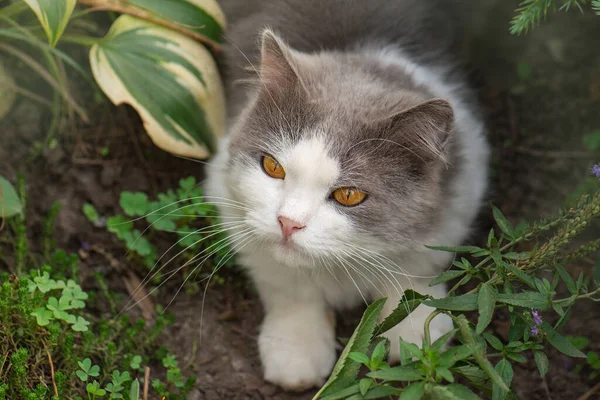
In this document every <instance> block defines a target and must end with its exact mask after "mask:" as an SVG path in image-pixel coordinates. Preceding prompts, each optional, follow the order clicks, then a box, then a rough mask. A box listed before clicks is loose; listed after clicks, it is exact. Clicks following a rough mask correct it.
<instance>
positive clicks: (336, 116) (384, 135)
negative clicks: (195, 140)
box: [227, 30, 454, 266]
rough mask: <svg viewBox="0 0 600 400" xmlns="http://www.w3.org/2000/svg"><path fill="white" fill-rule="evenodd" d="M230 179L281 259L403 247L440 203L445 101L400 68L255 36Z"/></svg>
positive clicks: (446, 145) (447, 134)
mask: <svg viewBox="0 0 600 400" xmlns="http://www.w3.org/2000/svg"><path fill="white" fill-rule="evenodd" d="M258 72H259V76H260V85H258V86H257V87H256V89H255V91H254V92H252V96H253V97H252V98H251V101H250V102H249V104H248V106H247V107H246V109H245V110H244V111H243V113H242V114H241V115H240V117H239V118H238V120H237V123H236V125H235V126H234V128H233V131H232V134H231V140H230V145H229V166H228V169H227V174H228V177H227V178H228V181H229V182H230V187H231V190H232V191H233V193H234V196H235V197H236V200H238V201H240V202H242V203H243V204H244V205H245V207H247V208H248V211H246V212H245V215H244V218H245V223H246V224H248V225H249V227H250V228H252V229H253V231H254V232H255V233H256V234H257V235H258V237H259V239H260V241H261V245H262V246H264V247H266V248H267V250H268V251H271V252H272V253H273V255H274V257H275V258H276V259H277V260H279V261H280V262H282V263H285V264H288V265H290V266H300V265H303V266H311V265H313V263H314V262H315V261H317V260H319V259H320V258H325V259H328V258H331V257H333V258H335V257H339V258H347V257H351V256H352V255H354V258H356V256H357V254H362V256H363V257H367V255H366V252H367V251H375V252H386V251H388V250H390V249H398V250H401V249H406V248H407V247H409V246H410V245H411V244H413V243H414V242H415V241H416V240H418V238H419V237H423V235H425V234H426V233H427V232H428V231H429V230H430V229H434V227H435V225H436V220H437V219H438V217H439V213H440V212H441V211H442V210H443V206H444V203H445V202H446V201H447V200H446V199H444V186H445V182H444V180H445V179H443V178H445V176H446V175H447V174H446V173H445V172H444V171H446V169H447V167H448V162H449V161H450V160H449V159H450V158H451V154H450V153H451V152H450V150H449V149H450V148H451V140H450V138H451V137H452V135H451V132H452V130H453V126H454V116H453V110H452V107H451V106H450V104H449V103H448V102H447V101H445V100H442V99H435V98H434V97H433V96H432V95H431V94H430V93H428V91H427V89H426V88H423V87H418V86H416V85H415V84H414V83H413V82H412V80H411V78H410V75H407V74H406V73H405V72H404V71H402V70H401V69H400V68H399V67H397V66H395V65H390V64H386V63H385V62H383V61H380V60H378V59H373V58H372V57H367V56H360V55H349V54H346V53H331V52H326V53H325V52H324V53H319V54H306V53H301V52H298V51H295V50H293V49H291V48H289V47H288V46H287V45H286V44H285V43H284V42H283V41H282V40H281V39H280V38H278V37H277V36H276V35H275V34H274V33H273V32H271V31H268V30H267V31H265V32H264V34H263V35H262V47H261V65H260V68H259V71H258Z"/></svg>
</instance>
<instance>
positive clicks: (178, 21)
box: [82, 0, 226, 43]
mask: <svg viewBox="0 0 600 400" xmlns="http://www.w3.org/2000/svg"><path fill="white" fill-rule="evenodd" d="M82 3H83V4H86V5H89V6H93V7H103V8H107V9H112V10H115V11H118V12H122V13H126V14H127V13H132V14H133V15H136V16H138V17H140V18H145V16H146V15H148V17H150V18H152V19H154V20H162V21H164V22H166V23H169V24H175V25H177V27H178V28H181V29H182V30H183V31H189V33H190V36H194V37H196V38H197V36H204V37H206V38H208V39H209V40H210V41H212V42H217V43H219V42H221V40H222V34H223V31H224V30H225V24H226V23H225V14H224V13H223V11H222V10H221V7H220V6H219V3H218V2H217V1H216V0H85V1H83V0H82ZM138 14H139V15H138Z"/></svg>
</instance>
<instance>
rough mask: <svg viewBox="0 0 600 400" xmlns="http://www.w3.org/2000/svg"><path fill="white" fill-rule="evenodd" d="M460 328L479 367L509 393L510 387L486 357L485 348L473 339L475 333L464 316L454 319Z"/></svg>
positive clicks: (464, 341)
mask: <svg viewBox="0 0 600 400" xmlns="http://www.w3.org/2000/svg"><path fill="white" fill-rule="evenodd" d="M454 321H455V322H456V324H457V325H458V328H459V329H460V333H461V335H462V338H463V343H465V344H466V345H467V346H470V347H471V350H472V351H473V358H475V361H476V362H477V364H479V367H480V368H481V369H482V370H483V372H485V374H486V375H487V376H488V377H489V378H490V379H491V380H492V382H494V384H495V385H498V386H499V387H500V388H502V389H504V390H506V391H508V390H509V389H508V386H506V384H505V383H504V381H503V380H502V377H501V376H500V375H499V374H498V372H496V370H495V369H494V367H493V366H492V364H491V363H490V361H489V360H488V359H487V358H486V356H485V346H482V345H480V344H479V343H477V342H475V338H474V337H473V332H472V331H471V327H470V326H469V321H468V320H467V318H466V317H465V316H464V315H459V316H458V317H456V318H455V319H454Z"/></svg>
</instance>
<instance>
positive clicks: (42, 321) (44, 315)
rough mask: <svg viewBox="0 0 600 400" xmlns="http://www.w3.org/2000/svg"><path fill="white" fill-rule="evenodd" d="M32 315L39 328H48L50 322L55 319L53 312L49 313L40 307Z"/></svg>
mask: <svg viewBox="0 0 600 400" xmlns="http://www.w3.org/2000/svg"><path fill="white" fill-rule="evenodd" d="M30 315H32V316H34V317H35V319H36V321H37V324H38V325H39V326H46V325H48V324H49V323H50V320H51V319H53V318H54V314H53V313H52V311H48V310H46V309H44V308H43V307H38V308H36V309H35V311H34V312H32V313H31V314H30Z"/></svg>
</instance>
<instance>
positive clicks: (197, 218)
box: [83, 177, 234, 281]
mask: <svg viewBox="0 0 600 400" xmlns="http://www.w3.org/2000/svg"><path fill="white" fill-rule="evenodd" d="M119 204H120V205H121V208H122V209H123V212H124V214H125V215H120V214H119V215H115V216H113V217H110V218H108V219H107V221H106V222H107V229H108V230H109V231H110V232H112V233H114V234H115V235H116V236H117V237H118V238H119V239H120V240H121V241H123V243H124V244H125V246H126V248H127V249H128V251H129V255H130V256H131V257H132V258H133V259H134V260H138V261H139V262H140V263H141V264H143V265H145V266H146V267H147V268H148V269H151V270H152V269H154V268H155V267H156V266H157V265H158V263H159V262H163V263H164V264H165V265H166V264H168V263H170V262H171V261H173V259H174V258H179V260H180V262H183V264H184V266H188V265H189V266H191V272H190V274H197V273H201V272H202V271H201V268H200V267H202V266H203V265H205V264H208V265H209V266H212V267H214V268H209V269H208V270H210V271H211V273H210V274H211V275H212V279H217V280H218V275H215V274H212V271H213V270H215V269H218V268H220V267H221V266H229V265H232V264H233V263H234V261H233V254H232V251H231V249H230V247H229V245H228V244H229V241H228V239H227V235H226V232H227V231H228V229H227V226H228V225H229V224H227V223H222V222H220V220H219V217H218V215H217V210H216V208H215V206H214V202H207V201H206V199H205V198H204V197H203V192H202V188H201V187H200V186H199V185H198V184H197V182H196V178H194V177H188V178H184V179H181V180H180V181H179V187H178V188H177V189H176V190H168V191H167V192H165V193H159V194H158V196H157V198H156V199H155V200H150V199H149V198H148V195H147V194H146V193H143V192H135V193H132V192H123V193H121V197H120V202H119ZM83 212H84V214H85V215H86V216H87V217H88V219H89V220H90V221H91V222H92V223H96V222H97V221H98V220H99V219H100V214H99V213H98V211H97V210H96V209H95V208H94V207H93V206H92V205H91V204H89V203H86V204H85V205H84V206H83ZM131 218H134V220H131ZM137 220H143V221H144V222H145V223H146V224H147V228H146V229H145V230H144V231H143V232H141V231H140V230H138V229H136V228H135V221H137ZM199 222H200V227H198V226H197V225H198V223H199ZM158 232H166V233H170V234H175V235H176V236H177V238H178V240H177V241H176V242H175V245H174V246H172V248H174V249H176V250H178V253H177V254H176V255H175V256H173V257H171V258H167V257H165V255H166V253H165V255H163V256H162V257H160V258H159V257H158V253H157V249H156V246H155V244H154V240H153V238H154V237H155V236H156V235H157V233H158ZM169 240H172V239H170V238H169ZM169 250H171V249H169ZM194 267H198V268H194ZM175 271H179V269H177V268H176V269H175ZM172 275H173V273H172V272H169V273H167V276H166V278H167V279H168V278H169V277H171V276H172ZM187 277H189V275H188V276H186V278H187ZM154 280H155V281H159V280H161V275H160V269H159V270H157V271H156V272H155V274H154Z"/></svg>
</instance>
